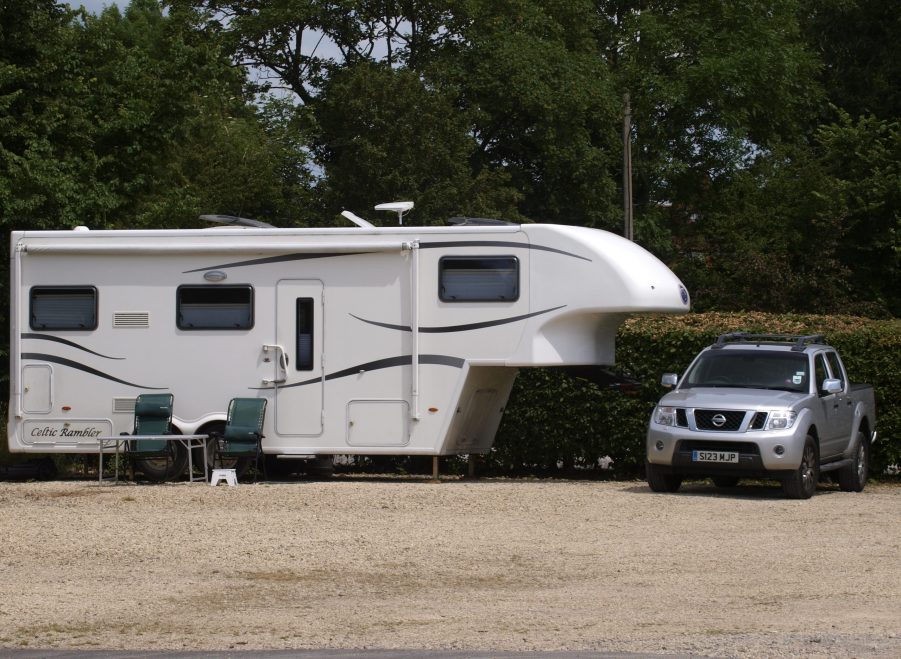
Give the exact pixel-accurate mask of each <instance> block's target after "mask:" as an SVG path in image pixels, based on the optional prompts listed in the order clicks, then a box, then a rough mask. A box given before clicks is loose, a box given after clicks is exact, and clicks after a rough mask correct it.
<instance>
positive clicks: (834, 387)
mask: <svg viewBox="0 0 901 659" xmlns="http://www.w3.org/2000/svg"><path fill="white" fill-rule="evenodd" d="M822 390H823V391H825V392H826V393H827V394H840V393H841V392H842V391H844V390H845V386H844V385H843V384H842V381H841V380H834V379H832V378H826V379H825V380H823V389H822Z"/></svg>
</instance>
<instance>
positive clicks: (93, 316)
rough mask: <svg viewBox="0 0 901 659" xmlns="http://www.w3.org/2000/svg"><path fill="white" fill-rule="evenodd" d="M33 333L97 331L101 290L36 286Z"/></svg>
mask: <svg viewBox="0 0 901 659" xmlns="http://www.w3.org/2000/svg"><path fill="white" fill-rule="evenodd" d="M30 316H31V320H30V324H31V329H33V330H94V329H97V289H96V288H94V287H93V286H34V287H32V289H31V310H30Z"/></svg>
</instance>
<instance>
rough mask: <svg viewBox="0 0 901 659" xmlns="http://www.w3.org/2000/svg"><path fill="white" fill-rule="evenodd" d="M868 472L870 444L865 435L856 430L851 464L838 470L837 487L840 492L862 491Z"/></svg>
mask: <svg viewBox="0 0 901 659" xmlns="http://www.w3.org/2000/svg"><path fill="white" fill-rule="evenodd" d="M869 473H870V445H869V443H868V442H867V438H866V435H864V433H862V432H860V431H858V433H857V443H856V445H855V447H854V455H853V456H852V458H851V464H849V465H848V466H847V467H843V468H842V469H839V470H838V474H837V475H838V487H839V489H841V491H842V492H863V488H864V486H865V485H866V484H867V477H868V476H869Z"/></svg>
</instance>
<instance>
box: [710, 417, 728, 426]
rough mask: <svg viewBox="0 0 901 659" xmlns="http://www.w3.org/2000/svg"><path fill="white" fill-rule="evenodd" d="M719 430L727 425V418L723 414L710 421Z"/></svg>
mask: <svg viewBox="0 0 901 659" xmlns="http://www.w3.org/2000/svg"><path fill="white" fill-rule="evenodd" d="M710 420H711V421H712V422H713V425H715V426H716V427H717V428H722V427H723V426H724V425H726V417H724V416H723V415H722V414H715V415H714V416H713V418H712V419H710Z"/></svg>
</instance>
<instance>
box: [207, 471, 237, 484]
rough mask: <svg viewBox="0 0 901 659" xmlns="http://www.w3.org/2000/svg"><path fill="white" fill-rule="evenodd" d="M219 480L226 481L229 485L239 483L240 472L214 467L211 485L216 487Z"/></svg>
mask: <svg viewBox="0 0 901 659" xmlns="http://www.w3.org/2000/svg"><path fill="white" fill-rule="evenodd" d="M219 481H225V482H226V483H228V484H229V485H237V484H238V474H237V473H235V470H234V469H213V474H212V475H211V476H210V485H212V486H213V487H216V486H217V485H218V484H219Z"/></svg>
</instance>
